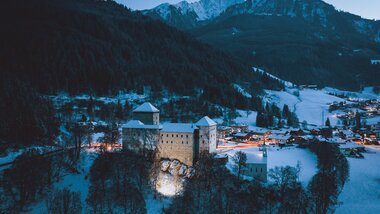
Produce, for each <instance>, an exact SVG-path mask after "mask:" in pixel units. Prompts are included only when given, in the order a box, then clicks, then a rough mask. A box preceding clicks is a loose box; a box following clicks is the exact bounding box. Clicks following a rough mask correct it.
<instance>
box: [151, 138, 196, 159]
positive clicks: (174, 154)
mask: <svg viewBox="0 0 380 214" xmlns="http://www.w3.org/2000/svg"><path fill="white" fill-rule="evenodd" d="M158 148H159V151H160V157H161V158H168V159H177V160H179V161H180V162H182V163H184V164H186V165H188V166H192V165H193V162H194V155H193V148H194V134H193V133H181V132H161V139H160V143H159V144H158Z"/></svg>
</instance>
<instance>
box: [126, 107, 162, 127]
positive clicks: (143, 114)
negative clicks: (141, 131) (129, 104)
mask: <svg viewBox="0 0 380 214" xmlns="http://www.w3.org/2000/svg"><path fill="white" fill-rule="evenodd" d="M133 119H135V120H140V121H141V122H143V123H144V124H145V125H159V124H160V111H159V110H158V109H157V108H156V107H154V106H153V105H152V104H151V103H149V102H146V103H143V104H142V105H140V106H139V107H137V108H135V109H134V110H133Z"/></svg>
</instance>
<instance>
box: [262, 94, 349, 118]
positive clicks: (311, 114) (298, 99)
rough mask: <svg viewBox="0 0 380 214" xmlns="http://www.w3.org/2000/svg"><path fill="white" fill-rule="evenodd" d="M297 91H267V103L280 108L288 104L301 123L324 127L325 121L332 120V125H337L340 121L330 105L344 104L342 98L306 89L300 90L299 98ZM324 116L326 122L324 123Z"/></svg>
mask: <svg viewBox="0 0 380 214" xmlns="http://www.w3.org/2000/svg"><path fill="white" fill-rule="evenodd" d="M295 91H296V90H287V91H271V90H266V92H267V96H266V97H265V99H266V101H269V102H273V103H276V104H277V106H278V107H279V108H281V109H282V108H283V106H284V104H287V105H288V106H289V108H290V110H291V111H295V112H296V114H297V116H298V118H299V121H300V122H303V121H306V122H307V123H308V124H312V125H324V122H325V121H324V120H326V118H327V117H329V118H330V121H331V124H332V125H336V123H337V121H338V119H337V118H336V117H335V116H334V114H332V113H329V111H328V109H329V104H330V103H333V102H343V101H345V100H344V99H342V98H339V97H335V96H332V95H329V94H327V93H325V92H323V91H321V90H313V89H304V90H299V96H296V95H295V93H293V92H295ZM322 115H323V116H324V120H323V121H322Z"/></svg>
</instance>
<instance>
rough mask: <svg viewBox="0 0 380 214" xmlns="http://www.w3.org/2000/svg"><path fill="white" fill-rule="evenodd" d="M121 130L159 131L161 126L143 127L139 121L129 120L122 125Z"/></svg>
mask: <svg viewBox="0 0 380 214" xmlns="http://www.w3.org/2000/svg"><path fill="white" fill-rule="evenodd" d="M122 128H127V129H161V128H162V126H161V125H145V124H144V123H142V122H141V121H140V120H130V121H128V122H127V123H126V124H123V125H122Z"/></svg>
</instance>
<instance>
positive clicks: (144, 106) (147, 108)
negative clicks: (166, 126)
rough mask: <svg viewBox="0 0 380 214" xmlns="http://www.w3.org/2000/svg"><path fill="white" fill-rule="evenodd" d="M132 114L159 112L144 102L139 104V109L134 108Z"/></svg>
mask: <svg viewBox="0 0 380 214" xmlns="http://www.w3.org/2000/svg"><path fill="white" fill-rule="evenodd" d="M133 112H151V113H155V112H160V111H159V110H158V109H157V108H156V107H154V106H153V105H152V104H151V103H149V102H146V103H143V104H141V105H140V106H139V107H137V108H135V109H134V110H133Z"/></svg>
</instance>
